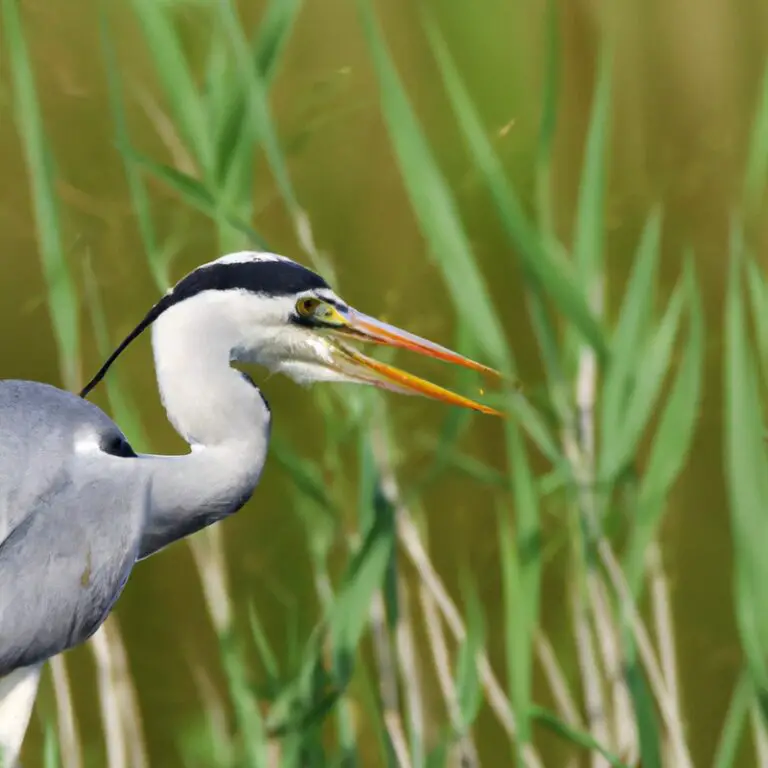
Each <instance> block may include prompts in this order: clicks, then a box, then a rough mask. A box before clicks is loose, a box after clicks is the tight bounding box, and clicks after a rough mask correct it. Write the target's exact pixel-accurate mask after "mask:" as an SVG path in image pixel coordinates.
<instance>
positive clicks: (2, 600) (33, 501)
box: [0, 381, 149, 675]
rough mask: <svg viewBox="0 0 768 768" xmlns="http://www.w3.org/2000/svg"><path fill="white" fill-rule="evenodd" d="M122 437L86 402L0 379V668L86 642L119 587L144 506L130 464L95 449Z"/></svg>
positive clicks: (135, 467)
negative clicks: (89, 447)
mask: <svg viewBox="0 0 768 768" xmlns="http://www.w3.org/2000/svg"><path fill="white" fill-rule="evenodd" d="M123 443H124V444H125V445H127V443H125V438H124V437H123V436H122V433H121V432H120V430H119V429H118V428H117V426H116V425H115V424H114V423H113V422H112V421H111V420H110V419H109V418H108V417H107V416H106V415H105V414H104V413H103V412H102V411H101V410H99V409H98V408H97V407H96V406H94V405H92V404H91V403H87V402H85V401H83V400H81V399H79V398H77V397H76V396H74V395H71V394H69V393H67V392H63V391H61V390H58V389H55V388H54V387H48V386H47V385H42V384H36V383H33V382H14V381H0V675H3V674H6V673H7V672H9V671H11V670H12V669H14V668H16V667H19V666H25V665H28V664H33V663H36V662H39V661H43V660H45V659H46V658H48V657H50V656H52V655H54V654H56V653H59V652H60V651H63V650H65V649H67V648H70V647H72V646H73V645H76V644H78V643H80V642H82V641H84V640H85V639H87V638H88V637H89V636H90V635H91V634H92V633H93V632H94V631H95V630H96V629H98V627H99V626H100V624H101V623H102V622H103V621H104V619H105V618H106V616H107V614H108V613H109V611H110V609H111V608H112V606H113V604H114V602H115V600H116V599H117V597H118V595H119V594H120V591H121V590H122V588H123V586H124V584H125V581H126V579H127V578H128V575H129V573H130V571H131V568H132V567H133V564H134V562H135V561H136V556H137V552H138V546H139V541H140V538H141V531H142V528H143V526H144V522H145V519H146V514H147V509H148V503H149V481H148V479H147V478H146V477H145V476H143V475H142V474H141V473H140V471H139V464H138V462H135V461H132V460H131V459H130V458H119V457H117V456H113V455H110V454H108V453H106V452H104V451H103V450H101V449H100V447H99V446H103V445H122V444H123ZM78 444H79V445H81V446H82V445H86V446H88V445H90V446H92V448H91V449H90V450H85V451H83V450H78V449H77V448H76V446H77V445H78ZM121 450H122V449H121Z"/></svg>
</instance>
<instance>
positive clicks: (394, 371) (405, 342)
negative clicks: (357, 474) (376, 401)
mask: <svg viewBox="0 0 768 768" xmlns="http://www.w3.org/2000/svg"><path fill="white" fill-rule="evenodd" d="M322 324H323V326H324V327H325V329H326V330H327V331H329V332H330V335H332V336H333V337H334V341H333V359H334V364H335V366H336V367H337V369H338V370H339V372H340V373H342V374H344V375H345V376H348V377H349V378H351V379H354V380H355V381H359V382H361V383H365V384H371V385H373V386H376V387H380V388H382V389H388V390H391V391H393V392H399V393H401V394H407V395H422V396H424V397H429V398H431V399H432V400H439V401H440V402H443V403H447V404H449V405H458V406H461V407H462V408H471V409H473V410H475V411H480V412H481V413H487V414H490V415H492V416H503V415H504V414H502V413H501V412H500V411H497V410H496V409H495V408H491V407H490V406H487V405H483V404H482V403H477V402H475V401H474V400H471V399H469V398H468V397H464V396H462V395H458V394H456V393H455V392H451V391H450V390H448V389H445V388H443V387H441V386H439V385H437V384H433V383H432V382H430V381H427V380H425V379H421V378H419V377H418V376H414V375H413V374H411V373H407V372H406V371H402V370H400V369H399V368H395V367H394V366H392V365H388V364H387V363H382V362H379V361H378V360H374V359H372V358H370V357H368V356H366V355H364V354H363V353H362V352H359V351H358V350H357V349H355V348H353V347H351V346H350V345H348V344H346V343H344V342H343V341H341V339H354V340H356V341H363V342H369V343H373V344H381V345H384V346H387V347H399V348H401V349H408V350H410V351H411V352H417V353H418V354H420V355H424V356H425V357H433V358H436V359H438V360H443V361H444V362H446V363H453V364H454V365H460V366H463V367H464V368H471V369H472V370H475V371H480V372H482V373H485V374H492V375H494V376H499V375H500V374H499V373H498V372H497V371H495V370H493V368H489V367H488V366H487V365H483V364H482V363H477V362H475V361H474V360H470V359H469V358H468V357H464V356H463V355H460V354H458V353H457V352H453V351H452V350H450V349H447V348H446V347H441V346H440V345H439V344H434V343H433V342H431V341H427V340H426V339H422V338H420V337H419V336H415V335H414V334H412V333H408V331H403V330H401V329H400V328H396V327H395V326H393V325H389V324H388V323H383V322H381V321H380V320H376V319H375V318H373V317H369V316H368V315H364V314H362V313H361V312H358V311H357V310H354V309H349V310H345V311H343V312H342V311H337V310H335V309H334V310H333V311H331V312H327V311H326V314H325V317H323V319H322Z"/></svg>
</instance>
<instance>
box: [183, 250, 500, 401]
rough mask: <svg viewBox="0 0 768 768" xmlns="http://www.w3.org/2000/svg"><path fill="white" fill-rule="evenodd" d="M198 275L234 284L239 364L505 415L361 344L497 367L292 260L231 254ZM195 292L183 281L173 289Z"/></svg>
mask: <svg viewBox="0 0 768 768" xmlns="http://www.w3.org/2000/svg"><path fill="white" fill-rule="evenodd" d="M194 275H197V276H196V277H195V278H194V280H195V281H197V282H209V283H210V282H211V281H213V282H214V283H216V284H219V285H221V286H222V287H223V286H224V285H225V284H227V285H230V284H231V285H232V286H233V290H235V291H236V292H237V296H236V297H234V296H232V295H230V296H229V297H228V301H230V304H229V310H230V312H231V313H232V314H234V315H235V316H236V317H237V325H238V328H239V333H241V338H240V339H239V341H238V343H237V344H236V346H235V348H234V349H233V353H232V354H233V357H234V358H235V359H237V360H241V361H244V362H251V363H256V364H259V365H262V366H264V367H266V368H268V369H269V370H271V371H274V372H276V373H282V374H285V375H286V376H288V377H290V378H291V379H293V380H294V381H296V382H298V383H301V384H311V383H314V382H321V381H336V382H354V383H358V384H367V385H370V386H375V387H379V388H381V389H387V390H391V391H393V392H399V393H401V394H410V395H422V396H426V397H429V398H432V399H434V400H440V401H442V402H444V403H449V404H452V405H458V406H462V407H466V408H472V409H474V410H477V411H481V412H483V413H488V414H495V415H499V413H498V411H496V410H494V409H493V408H490V407H488V406H486V405H482V404H481V403H477V402H475V401H474V400H471V399H469V398H466V397H463V396H461V395H459V394H456V393H454V392H451V391H449V390H447V389H445V388H443V387H441V386H439V385H437V384H434V383H432V382H430V381H427V380H425V379H422V378H419V377H418V376H415V375H413V374H410V373H407V372H406V371H403V370H401V369H399V368H396V367H394V366H392V365H389V364H387V363H384V362H381V361H379V360H376V359H374V358H372V357H369V356H367V355H365V354H363V352H361V351H360V349H359V348H358V345H360V344H370V345H379V346H387V347H397V348H400V349H406V350H409V351H411V352H415V353H417V354H420V355H424V356H426V357H432V358H436V359H439V360H442V361H445V362H447V363H453V364H456V365H460V366H463V367H466V368H471V369H474V370H477V371H481V372H483V373H490V374H495V373H496V372H495V371H493V370H492V369H491V368H489V367H487V366H485V365H483V364H481V363H477V362H475V361H474V360H470V359H469V358H467V357H464V356H463V355H460V354H458V353H456V352H453V351H451V350H450V349H446V348H445V347H442V346H440V345H438V344H435V343H433V342H431V341H427V340H426V339H423V338H420V337H419V336H416V335H414V334H412V333H409V332H408V331H404V330H402V329H400V328H397V327H395V326H393V325H389V324H388V323H385V322H382V321H380V320H377V319H375V318H373V317H370V316H369V315H366V314H363V313H362V312H360V311H358V310H356V309H354V308H353V307H351V306H350V305H349V304H348V303H347V302H346V301H344V300H343V299H342V298H341V297H339V296H338V295H337V294H336V293H335V292H334V291H333V290H332V289H331V288H330V286H329V285H328V284H327V283H326V282H325V280H324V279H323V278H322V277H320V276H319V275H317V274H316V273H315V272H313V271H312V270H309V269H307V268H306V267H304V266H302V265H300V264H298V263H296V262H294V261H291V260H290V259H287V258H285V257H282V256H277V255H274V254H264V253H250V252H247V253H237V254H230V255H228V256H224V257H222V258H221V259H217V260H216V261H215V262H211V263H210V264H207V265H205V266H203V267H201V268H199V269H198V270H196V271H195V272H193V273H192V274H191V275H190V276H188V278H186V279H187V280H189V279H190V278H192V276H194ZM217 275H218V276H217ZM234 286H236V287H234ZM189 289H190V286H186V287H185V286H184V281H182V282H181V283H179V285H178V286H177V287H176V288H175V289H174V290H175V291H179V292H180V293H183V292H184V291H185V290H189ZM222 299H224V296H223V294H222ZM232 299H234V302H232Z"/></svg>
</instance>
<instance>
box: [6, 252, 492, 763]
mask: <svg viewBox="0 0 768 768" xmlns="http://www.w3.org/2000/svg"><path fill="white" fill-rule="evenodd" d="M149 327H151V334H152V346H153V352H154V363H155V372H156V377H157V385H158V388H159V391H160V396H161V400H162V403H163V405H164V407H165V410H166V413H167V416H168V419H169V421H170V422H171V424H172V425H173V427H174V428H175V430H176V431H177V432H178V433H179V435H181V437H182V438H184V440H185V441H186V442H187V443H188V444H189V445H190V448H191V450H190V452H189V453H188V454H185V455H181V456H154V455H141V454H137V453H136V452H135V451H134V450H133V448H132V447H131V446H130V444H129V443H128V441H127V440H126V438H125V436H124V434H123V433H122V432H121V430H120V428H119V427H118V426H117V425H116V424H115V423H114V422H113V421H112V420H111V419H110V418H109V417H108V416H107V415H106V414H105V413H104V412H103V411H102V410H100V409H99V408H98V407H97V406H96V405H94V404H92V403H91V402H89V401H88V400H86V399H85V397H86V395H87V394H88V393H89V392H90V390H91V389H92V388H93V387H94V386H95V385H96V384H97V383H98V382H99V381H100V380H101V379H102V378H103V377H104V375H105V374H106V373H107V370H108V369H109V367H110V366H111V365H112V364H113V363H114V361H115V360H116V359H117V357H118V356H119V355H120V354H121V353H122V352H123V350H124V349H125V348H126V347H127V346H128V345H129V344H130V343H131V342H132V341H133V340H134V339H136V338H137V337H138V336H139V335H140V334H141V333H142V332H143V331H144V330H146V329H147V328H149ZM354 341H359V342H372V343H376V344H383V345H389V346H394V347H400V348H406V349H410V350H413V351H415V352H419V353H421V354H424V355H427V356H431V357H434V358H439V359H441V360H444V361H447V362H450V363H456V364H459V365H463V366H466V367H468V368H473V369H476V370H479V371H491V369H490V368H487V367H486V366H484V365H482V364H480V363H476V362H474V361H472V360H469V359H468V358H466V357H463V356H462V355H459V354H457V353H455V352H452V351H451V350H449V349H446V348H445V347H441V346H439V345H437V344H433V343H432V342H429V341H427V340H425V339H422V338H419V337H418V336H414V335H412V334H410V333H407V332H406V331H403V330H400V329H398V328H395V327H394V326H391V325H388V324H386V323H383V322H380V321H378V320H375V319H374V318H372V317H369V316H367V315H364V314H362V313H361V312H358V311H357V310H355V309H353V308H352V307H350V306H349V305H348V304H347V303H346V302H345V301H343V300H342V299H341V298H340V297H339V296H338V295H337V294H336V293H335V292H334V291H333V290H332V289H331V288H330V287H329V285H328V284H327V283H326V281H325V280H323V278H322V277H320V276H319V275H318V274H316V273H315V272H313V271H311V270H309V269H307V268H306V267H303V266H301V265H300V264H298V263H296V262H294V261H292V260H290V259H288V258H286V257H283V256H278V255H275V254H270V253H256V252H250V251H248V252H239V253H233V254H229V255H227V256H223V257H221V258H219V259H217V260H215V261H212V262H210V263H207V264H203V265H202V266H200V267H198V268H197V269H195V270H193V271H192V272H190V273H189V274H188V275H186V277H184V278H182V279H181V280H180V281H179V282H178V283H177V284H176V285H175V286H174V287H173V288H172V289H171V290H169V291H168V292H167V293H166V294H165V295H164V296H162V297H161V298H160V300H159V301H158V302H157V303H156V304H155V305H154V306H153V307H152V308H151V309H150V311H149V312H148V314H147V315H146V316H145V317H144V319H143V320H142V321H141V322H140V323H139V324H138V325H137V326H136V328H135V329H134V330H133V331H132V332H131V333H130V334H129V335H128V336H127V337H126V339H125V340H124V341H123V342H122V343H121V344H120V345H119V346H118V347H117V349H116V350H115V351H114V353H113V354H112V355H111V356H110V357H109V358H108V359H107V361H106V362H105V363H104V365H103V366H102V367H101V369H100V370H99V371H98V373H97V374H96V375H95V376H94V378H93V379H92V380H91V381H90V382H89V383H88V384H87V385H86V387H85V388H84V389H83V391H82V392H81V393H80V395H81V396H80V397H78V396H77V395H76V394H73V393H69V392H66V391H63V390H60V389H57V388H55V387H53V386H50V385H47V384H43V383H38V382H31V381H15V380H3V381H0V755H2V756H3V757H4V764H5V765H13V764H14V763H15V761H16V760H17V758H18V754H19V751H20V748H21V742H22V740H23V735H24V732H25V730H26V728H27V725H28V722H29V718H30V715H31V711H32V707H33V703H34V699H35V696H36V691H37V683H38V680H39V675H40V669H41V665H42V664H43V663H44V662H45V661H46V660H47V659H49V658H50V657H51V656H53V655H55V654H58V653H61V652H62V651H65V650H66V649H68V648H71V647H73V646H75V645H77V644H79V643H82V642H83V641H85V640H86V639H88V637H90V636H91V635H92V634H93V633H94V632H95V631H96V630H97V629H98V627H99V626H100V625H101V624H102V622H103V621H104V620H105V618H106V617H107V615H108V614H109V612H110V611H111V609H112V607H113V606H114V604H115V601H116V600H117V598H118V596H119V595H120V592H121V590H122V589H123V587H124V585H125V583H126V580H127V579H128V577H129V574H130V573H131V570H132V568H133V566H134V564H135V563H136V562H137V561H138V560H141V559H143V558H145V557H148V556H149V555H151V554H153V553H155V552H157V551H158V550H160V549H162V548H163V547H165V546H167V545H168V544H170V543H172V542H174V541H177V540H178V539H181V538H182V537H184V536H188V535H189V534H192V533H194V532H195V531H198V530H200V529H202V528H204V527H206V526H208V525H211V524H212V523H215V522H217V521H218V520H221V519H222V518H225V517H227V516H228V515H231V514H232V513H234V512H236V511H237V510H238V509H240V508H241V507H242V506H243V504H244V503H245V502H246V501H247V500H248V499H249V498H250V496H251V494H252V493H253V491H254V489H255V488H256V485H257V483H258V481H259V476H260V474H261V471H262V468H263V466H264V463H265V460H266V455H267V446H268V443H269V435H270V424H271V413H270V408H269V406H268V404H267V401H266V400H265V398H264V396H263V395H262V393H261V391H260V390H259V389H258V388H257V387H256V385H255V384H254V383H253V381H252V380H251V379H250V378H249V377H248V376H246V375H245V374H244V373H243V372H241V371H239V370H238V369H236V368H233V367H232V366H231V365H230V363H231V362H233V361H243V362H250V363H256V364H259V365H261V366H264V367H266V368H267V369H269V370H270V371H274V372H280V373H283V374H286V375H287V376H289V377H291V378H292V379H294V380H295V381H297V382H300V383H305V384H309V383H312V382H319V381H329V382H357V383H361V384H368V385H373V386H377V387H382V388H385V389H389V390H393V391H395V392H399V393H407V394H420V395H425V396H427V397H431V398H434V399H437V400H441V401H443V402H445V403H451V404H454V405H458V406H463V407H468V408H473V409H475V410H478V411H481V412H485V413H489V414H498V412H497V411H495V410H494V409H492V408H490V407H488V406H485V405H482V404H480V403H477V402H474V401H473V400H470V399H468V398H465V397H462V396H460V395H458V394H454V393H452V392H450V391H448V390H446V389H443V388H441V387H439V386H437V385H435V384H432V383H430V382H428V381H426V380H424V379H420V378H418V377H416V376H413V375H411V374H408V373H405V372H404V371H401V370H399V369H397V368H394V367H393V366H391V365H387V364H385V363H382V362H379V361H376V360H374V359H372V358H369V357H367V356H365V355H364V354H362V353H361V352H360V351H359V350H358V349H357V348H356V347H354V346H352V344H351V343H350V342H354Z"/></svg>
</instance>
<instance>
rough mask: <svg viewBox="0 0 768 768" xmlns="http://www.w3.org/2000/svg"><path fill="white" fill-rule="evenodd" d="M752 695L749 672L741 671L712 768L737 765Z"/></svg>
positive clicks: (732, 767) (731, 767)
mask: <svg viewBox="0 0 768 768" xmlns="http://www.w3.org/2000/svg"><path fill="white" fill-rule="evenodd" d="M753 695H754V689H753V688H752V684H751V683H750V679H749V673H748V672H747V671H742V672H741V674H740V675H739V678H738V680H737V682H736V687H735V688H734V690H733V695H732V696H731V703H730V704H729V705H728V712H727V714H726V716H725V722H724V723H723V727H722V729H721V731H720V740H719V741H718V744H717V751H716V752H715V759H714V761H713V763H712V768H736V766H737V765H738V763H737V759H738V754H739V748H740V746H741V742H742V740H743V738H744V732H745V730H746V726H747V722H748V719H749V708H750V706H751V705H752V700H753Z"/></svg>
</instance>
